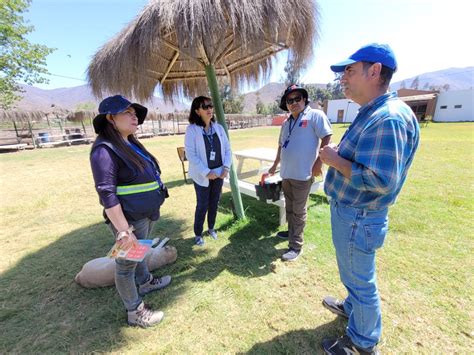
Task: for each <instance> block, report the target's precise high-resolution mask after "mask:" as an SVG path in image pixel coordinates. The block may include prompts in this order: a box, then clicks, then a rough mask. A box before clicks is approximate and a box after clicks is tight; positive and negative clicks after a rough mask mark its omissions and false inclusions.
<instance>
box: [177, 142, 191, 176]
mask: <svg viewBox="0 0 474 355" xmlns="http://www.w3.org/2000/svg"><path fill="white" fill-rule="evenodd" d="M176 150H177V151H178V157H179V160H180V161H181V166H182V167H183V176H184V181H185V182H186V184H187V183H188V179H187V178H186V174H187V172H188V171H187V170H186V167H185V166H184V162H185V161H187V160H188V159H187V158H186V151H185V150H184V147H178V148H176Z"/></svg>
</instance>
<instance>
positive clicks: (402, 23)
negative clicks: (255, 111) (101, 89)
mask: <svg viewBox="0 0 474 355" xmlns="http://www.w3.org/2000/svg"><path fill="white" fill-rule="evenodd" d="M177 1H179V0H177ZM147 2H148V1H147V0H33V1H32V4H31V7H30V9H29V11H28V12H27V13H26V14H25V18H26V19H28V20H29V22H30V24H31V25H33V26H34V27H35V31H34V32H33V33H32V34H31V35H30V36H29V39H30V41H32V42H34V43H40V44H44V45H47V46H49V47H54V48H57V50H56V51H55V52H54V53H53V54H51V55H50V56H49V57H48V60H47V65H48V70H49V71H50V73H51V74H54V76H48V78H49V79H50V83H49V84H48V85H38V87H41V88H44V89H54V88H59V87H71V86H78V85H83V84H85V83H86V81H85V71H86V68H87V66H88V63H89V61H90V59H91V57H92V56H93V55H94V53H95V52H96V51H97V50H98V49H99V48H100V47H101V46H102V45H103V44H104V43H105V42H106V41H107V40H109V39H110V38H112V37H113V36H114V35H115V34H116V33H118V32H119V31H120V30H121V29H122V28H123V27H124V26H125V25H126V24H127V23H128V22H129V21H131V20H132V19H133V18H134V17H135V16H136V15H137V14H138V13H139V12H140V10H141V9H142V8H143V6H144V5H145V4H146V3H147ZM318 4H319V6H320V9H321V23H320V30H321V31H320V33H321V34H320V41H319V42H318V45H317V47H316V50H315V56H314V60H313V63H312V64H311V65H310V66H309V67H308V69H307V71H306V72H305V73H304V75H303V76H302V82H305V83H327V82H329V81H332V80H333V77H334V75H333V74H332V73H331V71H330V70H329V65H331V64H333V63H335V62H338V61H340V60H343V59H345V58H347V57H348V56H349V55H350V54H351V53H353V52H354V51H355V50H357V49H358V48H359V47H361V46H362V45H364V44H367V43H370V42H382V43H388V44H390V45H391V46H392V48H393V49H394V51H395V53H396V55H397V59H398V64H399V70H398V72H397V73H396V74H395V76H394V79H393V80H394V81H399V80H403V79H406V78H409V77H412V76H415V75H418V74H421V73H425V72H430V71H435V70H441V69H446V68H450V67H458V68H460V67H467V66H472V65H474V55H473V50H472V38H471V37H472V21H473V20H472V11H471V10H470V6H469V4H470V1H468V0H451V1H441V0H394V1H388V0H357V1H349V0H320V1H318ZM469 43H471V44H469ZM283 65H284V63H281V62H280V63H277V65H276V66H275V68H274V72H273V73H272V76H271V81H279V80H280V79H282V77H283V75H284V73H283V71H282V67H283ZM60 76H64V77H69V78H64V77H60Z"/></svg>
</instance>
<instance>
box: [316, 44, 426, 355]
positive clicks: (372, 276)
mask: <svg viewBox="0 0 474 355" xmlns="http://www.w3.org/2000/svg"><path fill="white" fill-rule="evenodd" d="M396 69H397V62H396V59H395V55H394V53H393V51H392V49H391V48H390V47H389V46H388V45H385V44H377V43H372V44H369V45H367V46H364V47H362V48H361V49H359V50H358V51H357V52H355V53H354V54H353V55H351V56H350V57H349V59H347V60H345V61H343V62H340V63H338V64H335V65H332V66H331V70H332V71H333V72H335V73H337V74H339V75H340V77H339V80H340V83H341V87H342V90H343V92H344V95H345V96H346V97H347V98H348V99H351V100H353V101H354V102H357V103H358V104H359V105H361V107H360V109H359V113H358V115H357V117H356V118H355V119H354V121H353V122H352V124H351V126H350V127H349V128H348V129H347V131H346V132H345V134H344V136H343V137H342V139H341V142H340V143H339V145H337V146H336V145H334V144H330V145H328V146H326V147H323V148H322V149H321V151H320V155H319V156H320V158H321V160H322V161H323V162H324V163H325V164H327V165H328V166H329V168H328V172H327V174H326V179H325V184H324V190H325V192H326V194H327V195H328V196H329V197H330V200H331V227H332V239H333V243H334V247H335V249H336V258H337V263H338V267H339V275H340V278H341V281H342V283H343V284H344V286H345V287H346V289H347V292H348V296H347V297H346V298H345V299H344V300H337V299H336V298H334V297H326V298H325V299H324V300H323V305H324V306H325V307H326V308H328V309H329V310H330V311H331V312H333V313H335V314H337V315H340V316H342V317H345V318H348V320H349V322H348V326H347V328H346V335H344V336H342V337H340V338H338V339H326V340H324V341H323V348H324V350H325V352H326V353H327V354H354V353H357V354H359V353H360V354H378V349H377V347H376V345H377V343H378V342H379V340H380V335H381V331H382V317H381V311H380V297H379V293H378V290H377V283H376V271H375V251H376V250H377V249H378V248H380V247H381V246H382V245H383V243H384V239H385V236H386V234H387V231H388V207H389V206H390V205H392V204H393V203H395V200H396V198H397V195H398V194H399V192H400V190H401V188H402V186H403V183H404V182H405V178H406V176H407V172H408V169H409V167H410V165H411V163H412V161H413V157H414V155H415V152H416V149H417V147H418V143H419V137H420V135H419V127H418V123H417V120H416V117H415V115H414V114H413V112H412V110H411V109H410V107H409V106H407V105H406V104H405V103H404V102H403V101H401V100H400V99H398V97H397V94H396V93H395V92H387V90H388V87H389V84H390V80H391V78H392V75H393V73H394V72H395V71H396Z"/></svg>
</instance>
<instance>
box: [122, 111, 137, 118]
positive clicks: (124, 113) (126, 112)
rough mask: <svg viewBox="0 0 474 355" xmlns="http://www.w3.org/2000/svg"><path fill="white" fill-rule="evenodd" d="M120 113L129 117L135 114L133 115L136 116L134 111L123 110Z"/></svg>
mask: <svg viewBox="0 0 474 355" xmlns="http://www.w3.org/2000/svg"><path fill="white" fill-rule="evenodd" d="M120 113H121V114H122V115H127V116H129V117H131V116H135V117H136V116H137V114H136V112H134V111H123V112H120Z"/></svg>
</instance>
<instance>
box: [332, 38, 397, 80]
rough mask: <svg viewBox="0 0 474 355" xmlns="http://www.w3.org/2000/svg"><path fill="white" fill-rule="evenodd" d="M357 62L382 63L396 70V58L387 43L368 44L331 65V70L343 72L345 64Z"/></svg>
mask: <svg viewBox="0 0 474 355" xmlns="http://www.w3.org/2000/svg"><path fill="white" fill-rule="evenodd" d="M357 62H371V63H381V64H382V65H384V66H386V67H388V68H390V69H392V70H393V71H396V70H397V60H396V59H395V53H393V51H392V48H390V46H389V45H388V44H379V43H371V44H368V45H366V46H364V47H362V48H361V49H359V50H358V51H357V52H355V53H354V54H353V55H351V56H350V57H349V59H346V60H344V61H342V62H339V63H337V64H334V65H331V70H332V71H333V72H335V73H340V72H343V71H344V69H345V68H346V66H348V65H350V64H354V63H357Z"/></svg>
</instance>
